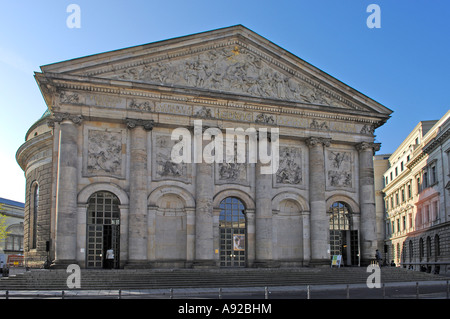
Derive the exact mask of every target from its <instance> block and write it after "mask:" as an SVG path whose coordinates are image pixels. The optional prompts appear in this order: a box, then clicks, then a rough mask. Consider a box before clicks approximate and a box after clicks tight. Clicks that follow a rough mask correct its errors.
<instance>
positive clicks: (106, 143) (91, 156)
mask: <svg viewBox="0 0 450 319" xmlns="http://www.w3.org/2000/svg"><path fill="white" fill-rule="evenodd" d="M121 170H122V134H121V133H118V132H105V131H94V130H91V131H89V133H88V159H87V171H88V173H90V174H96V173H108V174H112V175H120V174H121Z"/></svg>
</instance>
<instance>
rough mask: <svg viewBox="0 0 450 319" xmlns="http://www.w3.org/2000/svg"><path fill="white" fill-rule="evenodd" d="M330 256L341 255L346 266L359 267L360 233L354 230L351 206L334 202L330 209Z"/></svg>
mask: <svg viewBox="0 0 450 319" xmlns="http://www.w3.org/2000/svg"><path fill="white" fill-rule="evenodd" d="M329 212H330V255H331V256H334V255H341V256H342V263H343V264H344V265H346V266H359V238H358V231H357V230H354V229H353V225H352V218H351V214H350V208H349V206H348V205H347V204H346V203H344V202H334V203H333V204H332V205H331V207H330V211H329Z"/></svg>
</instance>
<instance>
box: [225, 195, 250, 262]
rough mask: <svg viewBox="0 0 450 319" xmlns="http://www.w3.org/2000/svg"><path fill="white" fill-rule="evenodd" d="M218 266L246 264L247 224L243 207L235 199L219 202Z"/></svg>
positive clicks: (230, 198) (238, 200)
mask: <svg viewBox="0 0 450 319" xmlns="http://www.w3.org/2000/svg"><path fill="white" fill-rule="evenodd" d="M220 209H221V211H220V215H219V231H220V266H221V267H245V266H246V264H247V252H246V251H247V249H246V248H247V223H246V218H245V207H244V204H243V203H242V201H241V200H240V199H238V198H236V197H227V198H225V199H224V200H222V201H221V202H220Z"/></svg>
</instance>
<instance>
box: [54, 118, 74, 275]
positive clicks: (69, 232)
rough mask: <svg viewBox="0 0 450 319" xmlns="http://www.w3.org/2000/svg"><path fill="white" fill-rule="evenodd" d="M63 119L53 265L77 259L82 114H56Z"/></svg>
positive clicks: (60, 265)
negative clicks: (79, 138) (79, 152)
mask: <svg viewBox="0 0 450 319" xmlns="http://www.w3.org/2000/svg"><path fill="white" fill-rule="evenodd" d="M54 122H60V130H59V149H58V172H57V186H56V201H57V203H56V233H55V260H54V263H53V265H52V267H54V268H66V267H67V266H68V265H69V264H74V263H76V259H77V226H76V225H77V221H78V220H77V209H78V204H77V195H78V192H77V188H78V126H77V124H79V123H81V116H73V115H69V114H55V120H54Z"/></svg>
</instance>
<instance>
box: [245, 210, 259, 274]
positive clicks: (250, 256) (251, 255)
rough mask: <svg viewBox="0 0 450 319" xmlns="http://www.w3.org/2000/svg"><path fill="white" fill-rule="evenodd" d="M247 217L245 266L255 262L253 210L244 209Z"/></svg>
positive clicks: (251, 265) (250, 265)
mask: <svg viewBox="0 0 450 319" xmlns="http://www.w3.org/2000/svg"><path fill="white" fill-rule="evenodd" d="M245 217H246V218H247V267H253V265H254V262H255V250H256V247H255V244H256V243H255V210H254V209H246V210H245Z"/></svg>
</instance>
